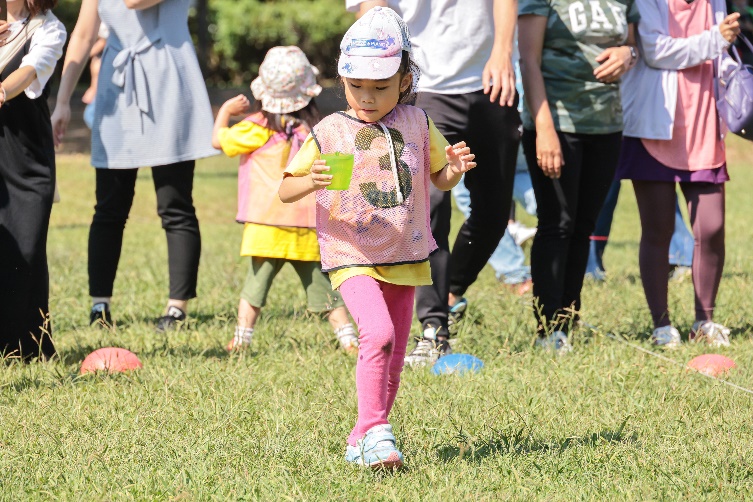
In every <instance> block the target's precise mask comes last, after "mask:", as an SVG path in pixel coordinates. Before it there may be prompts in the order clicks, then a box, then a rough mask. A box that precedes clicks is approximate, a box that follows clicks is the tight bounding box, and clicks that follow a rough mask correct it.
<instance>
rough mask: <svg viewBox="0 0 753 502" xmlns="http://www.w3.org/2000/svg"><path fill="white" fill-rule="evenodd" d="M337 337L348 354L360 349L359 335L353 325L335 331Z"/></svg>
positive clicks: (344, 325) (343, 326)
mask: <svg viewBox="0 0 753 502" xmlns="http://www.w3.org/2000/svg"><path fill="white" fill-rule="evenodd" d="M335 336H336V337H337V341H338V342H340V347H341V348H342V349H343V350H345V351H346V352H350V351H354V350H357V349H358V335H357V334H356V330H355V329H353V324H351V323H348V324H343V325H342V326H340V327H339V328H337V329H336V330H335Z"/></svg>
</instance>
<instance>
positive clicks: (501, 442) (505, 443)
mask: <svg viewBox="0 0 753 502" xmlns="http://www.w3.org/2000/svg"><path fill="white" fill-rule="evenodd" d="M625 424H627V418H626V419H625V420H624V421H623V422H622V424H620V426H619V427H618V428H617V430H605V431H601V432H598V433H597V432H594V433H592V434H587V435H585V436H570V437H566V438H563V439H553V440H549V441H545V440H543V439H538V438H535V437H533V436H532V435H530V434H529V433H526V432H525V429H526V427H523V428H521V429H519V430H518V431H514V432H502V431H494V433H493V434H492V435H491V437H489V438H488V439H479V440H474V441H471V440H469V438H468V437H467V436H465V434H464V433H463V432H462V431H460V432H459V434H458V436H457V437H456V440H457V445H452V444H446V445H438V446H436V447H435V451H436V452H437V456H438V457H439V460H440V461H442V462H445V463H447V462H451V461H453V460H455V459H462V460H465V461H467V462H481V461H482V460H484V459H485V458H488V457H491V456H495V455H510V456H524V455H529V454H532V453H549V454H555V455H558V454H560V453H563V452H564V451H566V450H567V449H569V448H574V447H578V446H582V447H586V448H597V447H599V446H602V445H605V444H618V443H622V444H632V443H635V442H636V441H637V440H638V435H637V434H636V433H635V432H633V433H631V434H626V433H625V432H624V429H625Z"/></svg>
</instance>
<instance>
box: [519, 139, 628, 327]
mask: <svg viewBox="0 0 753 502" xmlns="http://www.w3.org/2000/svg"><path fill="white" fill-rule="evenodd" d="M557 135H558V136H559V139H560V147H561V148H562V155H563V157H564V162H565V165H564V166H563V167H562V175H561V176H560V178H559V179H556V180H553V179H551V178H548V177H546V176H545V175H544V173H543V171H542V170H541V168H540V167H539V166H538V164H537V162H536V132H535V131H529V130H525V131H523V149H524V151H525V156H526V161H527V163H528V170H529V171H530V173H531V183H532V184H533V190H534V193H535V194H536V204H537V212H538V219H539V223H538V231H537V233H536V238H535V239H534V241H533V246H532V247H531V276H532V278H533V296H534V300H535V301H534V315H535V316H536V320H537V321H538V323H539V325H538V328H537V332H538V333H539V335H540V336H543V335H545V334H547V333H550V332H551V331H557V330H559V331H565V332H567V331H568V330H569V327H570V325H571V324H572V323H573V322H574V321H576V320H577V319H578V314H577V312H578V311H579V310H580V292H581V289H582V288H583V276H584V275H585V273H586V264H587V263H588V247H589V237H590V235H591V233H592V232H593V230H594V227H595V226H596V218H598V216H599V211H600V210H601V206H602V205H603V204H604V199H605V198H606V195H607V192H608V191H609V186H610V185H611V183H612V179H613V178H614V173H615V170H616V168H617V161H618V159H619V154H620V142H621V134H620V133H613V134H569V133H561V132H558V133H557Z"/></svg>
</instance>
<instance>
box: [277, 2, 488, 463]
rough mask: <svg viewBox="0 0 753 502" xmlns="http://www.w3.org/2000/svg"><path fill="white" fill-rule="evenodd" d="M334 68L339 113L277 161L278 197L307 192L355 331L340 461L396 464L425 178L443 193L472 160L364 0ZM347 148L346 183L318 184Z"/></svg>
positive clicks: (391, 16) (390, 25) (395, 28)
mask: <svg viewBox="0 0 753 502" xmlns="http://www.w3.org/2000/svg"><path fill="white" fill-rule="evenodd" d="M340 49H341V54H340V59H339V62H338V71H339V74H340V76H341V77H342V79H343V85H344V87H345V97H346V99H347V101H348V105H349V110H348V111H347V112H339V113H335V114H332V115H330V116H328V117H326V118H324V119H323V120H322V121H321V122H320V123H319V124H318V125H316V126H315V127H314V128H313V130H312V134H311V135H309V136H308V137H307V138H306V140H305V142H304V143H303V145H302V146H301V149H300V151H299V152H298V154H297V155H296V157H295V158H294V159H293V160H292V162H291V163H290V165H289V166H288V168H287V169H286V170H285V178H284V180H283V182H282V185H281V186H280V191H279V193H280V198H281V199H282V200H283V201H284V202H293V201H297V200H300V199H302V198H304V197H306V196H308V195H310V194H312V193H315V194H316V201H317V212H316V228H317V233H318V235H319V245H320V247H321V253H322V270H324V271H325V272H329V275H330V280H331V281H332V286H333V287H334V288H335V289H337V290H339V291H340V293H341V294H342V296H343V299H344V300H345V304H346V305H347V306H348V310H349V311H350V313H351V315H352V316H353V318H354V320H355V321H356V324H357V325H358V331H359V333H360V349H359V356H358V362H357V365H356V389H357V392H358V421H357V422H356V425H355V427H354V428H353V430H352V432H351V433H350V437H349V438H348V444H347V448H346V453H345V459H346V460H347V461H348V462H351V463H353V464H358V465H366V466H371V467H393V468H396V467H401V466H402V464H403V454H402V453H401V452H400V451H398V449H397V447H396V445H395V436H394V435H393V433H392V427H391V426H390V424H389V422H388V421H387V417H388V415H389V412H390V409H391V408H392V405H393V403H394V401H395V396H396V394H397V390H398V387H399V385H400V373H401V372H402V369H403V359H404V356H405V348H406V345H407V343H408V338H409V333H410V326H411V321H412V318H413V296H414V291H415V287H416V286H420V285H428V284H431V271H430V268H429V262H428V259H429V254H430V253H432V252H433V251H434V250H435V249H436V248H437V245H436V243H435V242H434V238H433V237H432V234H431V230H430V226H429V182H430V181H431V182H432V183H434V185H435V186H436V187H437V188H439V189H441V190H450V189H451V188H452V187H453V186H455V185H456V184H457V183H458V181H459V180H460V177H461V176H462V174H463V173H464V172H466V171H468V170H470V169H472V168H473V167H475V165H476V164H475V162H473V157H474V156H473V155H472V154H471V153H470V149H469V148H467V147H466V146H465V143H462V142H461V143H458V144H456V145H453V146H450V145H449V144H448V143H447V141H446V140H445V139H444V137H443V136H442V135H441V133H439V131H437V129H436V128H435V127H434V124H433V122H432V121H431V119H429V117H428V116H427V115H426V113H425V112H424V111H423V110H421V109H419V108H416V107H413V106H410V105H408V104H405V103H408V102H410V101H411V100H412V98H413V94H414V89H415V85H416V83H417V80H418V76H419V71H418V68H417V67H416V65H415V64H414V63H413V62H412V61H411V57H410V54H411V45H410V40H409V35H408V30H407V28H406V26H405V23H403V21H402V19H400V17H399V16H398V15H397V14H396V13H395V12H394V11H392V10H391V9H388V8H379V7H375V8H374V9H372V10H371V11H369V12H368V13H367V14H366V15H365V16H363V17H362V18H361V19H359V20H358V21H356V23H355V24H354V25H353V26H352V27H351V28H350V29H349V30H348V32H347V33H346V34H345V37H344V38H343V41H342V43H341V44H340ZM335 152H342V153H346V154H353V155H354V165H353V175H352V180H351V182H350V186H349V188H347V189H346V190H342V191H334V190H322V189H323V188H326V187H327V185H329V184H330V181H331V179H332V176H331V175H329V174H328V173H327V171H328V170H329V168H328V167H327V165H326V164H325V161H324V160H322V159H321V155H322V154H331V153H335Z"/></svg>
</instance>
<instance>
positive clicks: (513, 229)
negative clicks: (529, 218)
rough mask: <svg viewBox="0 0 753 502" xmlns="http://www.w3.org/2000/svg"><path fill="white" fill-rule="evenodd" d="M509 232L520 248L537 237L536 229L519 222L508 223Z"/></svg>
mask: <svg viewBox="0 0 753 502" xmlns="http://www.w3.org/2000/svg"><path fill="white" fill-rule="evenodd" d="M507 231H508V232H510V236H511V237H512V238H513V240H514V241H515V244H517V245H518V246H522V245H523V243H524V242H526V241H528V240H529V239H533V236H534V235H536V229H535V228H531V227H527V226H525V225H523V224H522V223H520V222H519V221H513V222H512V223H508V224H507Z"/></svg>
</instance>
